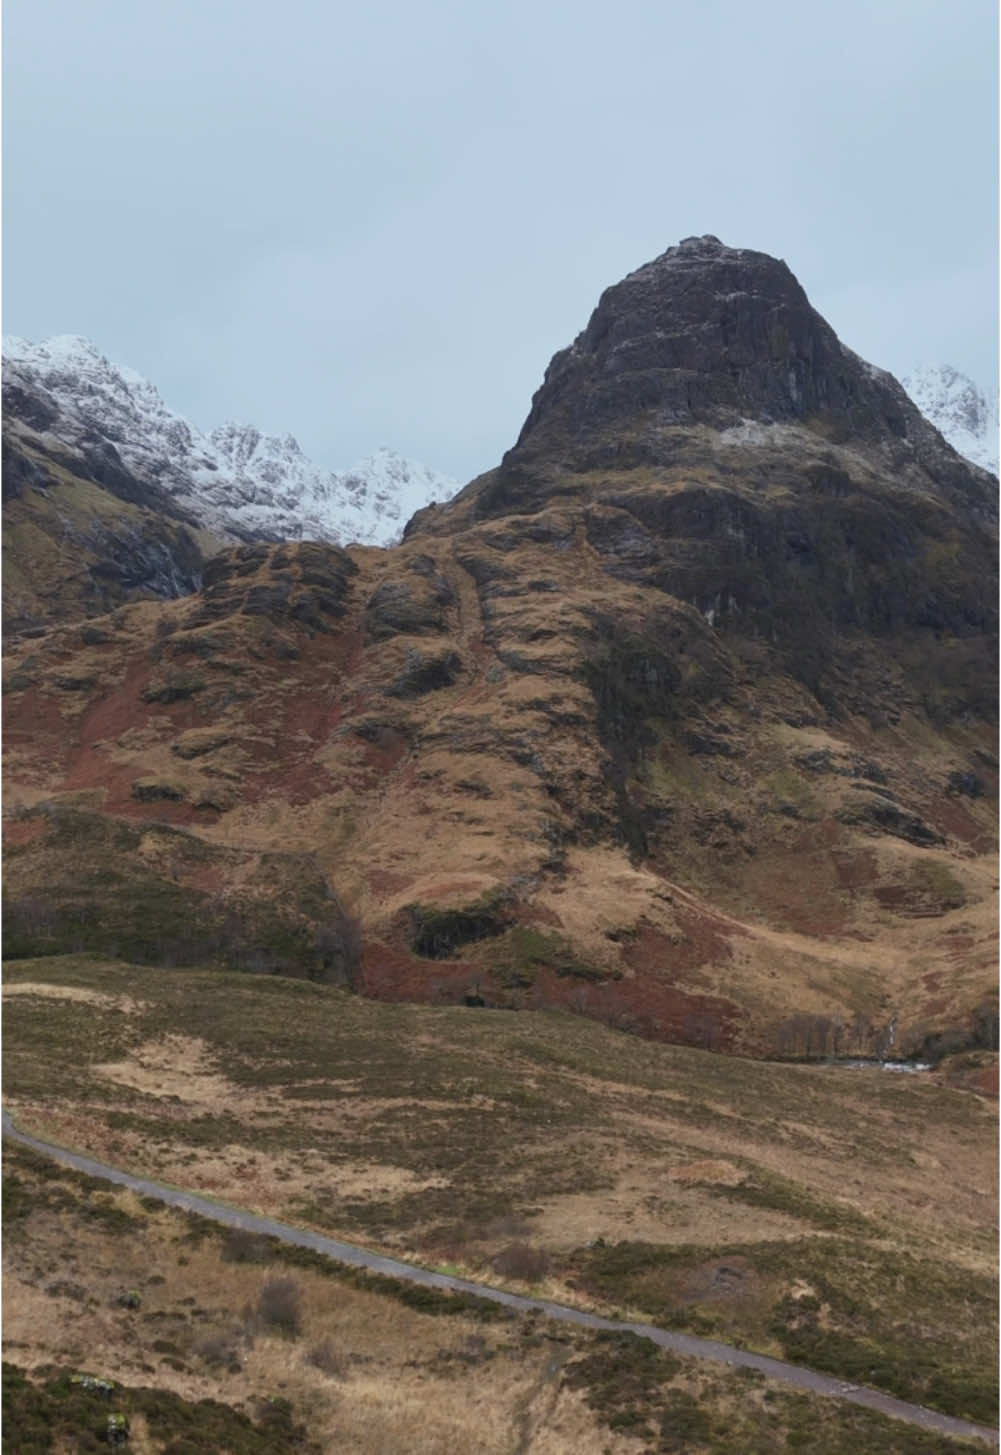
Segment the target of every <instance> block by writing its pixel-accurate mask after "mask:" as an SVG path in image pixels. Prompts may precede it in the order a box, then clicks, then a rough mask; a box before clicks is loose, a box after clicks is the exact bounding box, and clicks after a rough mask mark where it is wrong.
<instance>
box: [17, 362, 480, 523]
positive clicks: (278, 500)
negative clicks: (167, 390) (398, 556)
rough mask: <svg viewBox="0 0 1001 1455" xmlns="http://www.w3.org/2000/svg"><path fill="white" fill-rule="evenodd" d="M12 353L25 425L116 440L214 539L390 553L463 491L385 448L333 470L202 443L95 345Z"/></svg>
mask: <svg viewBox="0 0 1001 1455" xmlns="http://www.w3.org/2000/svg"><path fill="white" fill-rule="evenodd" d="M3 353H4V364H3V376H4V386H5V392H6V391H7V390H8V389H12V390H16V391H17V393H18V398H19V399H20V400H21V407H20V409H19V414H20V417H21V422H22V423H23V422H25V421H26V422H27V424H28V425H29V426H31V427H33V428H38V427H39V426H41V428H42V431H43V432H44V433H45V434H46V435H47V436H48V437H49V438H50V439H51V438H52V437H54V438H55V440H56V441H58V442H61V443H63V444H64V445H68V446H70V447H71V448H76V447H79V446H80V445H81V444H82V443H83V442H85V441H86V442H88V443H89V444H91V445H92V444H93V443H94V441H95V437H96V439H97V440H98V441H102V440H103V441H108V442H110V444H112V445H113V446H114V448H115V450H116V451H117V452H118V455H119V456H120V458H121V461H122V463H123V464H124V465H125V466H126V467H127V468H128V469H129V470H130V471H131V472H132V473H133V474H134V475H135V476H137V477H138V478H140V479H143V480H145V481H147V482H148V483H150V484H155V485H159V486H160V487H161V488H162V489H164V490H166V491H167V492H168V493H169V494H170V496H171V497H173V499H174V501H175V502H176V504H177V505H178V506H179V507H180V508H181V509H182V510H184V511H186V512H188V513H189V514H190V515H191V516H193V517H194V518H195V519H196V520H197V521H198V522H199V523H200V524H201V525H203V526H204V527H205V528H206V529H208V530H211V531H212V532H214V533H215V534H217V535H222V536H224V537H229V538H234V539H242V540H247V539H266V540H314V541H334V542H336V543H338V544H341V545H346V544H348V543H349V542H351V541H357V542H360V543H362V544H365V545H379V546H381V545H388V544H389V543H390V542H392V541H394V540H396V539H397V538H398V537H399V535H400V533H401V531H402V529H403V527H404V525H405V524H406V523H407V521H408V520H409V519H410V517H411V516H412V515H413V514H414V512H415V511H416V510H420V509H421V508H422V507H423V506H425V505H429V504H430V503H431V502H432V501H439V502H440V501H443V500H447V499H449V498H450V497H451V496H452V495H454V494H455V492H456V490H458V488H459V486H458V483H457V482H456V481H455V480H451V479H449V478H448V477H447V476H445V475H441V474H438V473H437V472H436V471H434V470H430V469H428V468H427V466H425V465H421V464H418V463H416V462H415V461H413V460H407V459H404V458H403V456H402V455H399V454H397V453H396V452H395V451H394V450H391V449H387V448H386V447H385V446H383V447H381V448H380V449H378V450H376V451H375V453H374V454H372V455H370V456H369V457H368V458H367V459H364V460H361V461H359V463H358V464H356V465H354V466H353V467H352V468H351V469H350V470H345V471H342V472H333V471H330V470H323V469H321V468H320V467H319V466H317V465H314V464H313V463H312V462H311V461H310V460H309V459H307V457H306V456H305V455H304V454H303V452H302V450H301V449H300V447H299V445H298V444H297V442H296V441H295V440H294V439H293V437H292V436H291V435H285V436H283V437H277V436H274V435H265V434H262V433H261V432H260V430H257V429H255V428H254V427H253V426H252V425H245V424H233V423H231V424H225V425H222V426H220V427H219V428H217V429H214V430H212V432H211V433H210V434H207V435H206V434H203V433H201V432H200V431H199V430H198V429H196V428H195V426H194V425H192V424H191V423H189V421H188V420H186V419H184V418H183V417H182V416H181V415H179V414H177V413H176V412H175V411H174V410H172V409H170V408H169V406H168V405H166V404H165V403H164V402H163V400H162V399H161V397H160V395H159V393H158V392H157V390H156V389H155V388H154V386H153V385H152V384H150V383H149V382H148V380H146V379H144V378H143V377H142V375H140V374H137V373H136V372H135V370H134V369H129V368H125V367H122V366H121V365H117V364H113V363H111V362H110V361H109V360H108V359H106V358H105V357H104V355H103V354H102V353H101V352H100V350H99V349H97V348H96V346H95V345H94V344H93V343H91V342H90V340H89V339H86V338H79V337H76V336H74V335H62V336H59V337H56V338H50V339H46V340H45V341H44V342H43V343H37V344H33V343H29V342H27V340H25V339H20V338H5V339H4V343H3ZM32 420H34V421H35V423H34V425H32Z"/></svg>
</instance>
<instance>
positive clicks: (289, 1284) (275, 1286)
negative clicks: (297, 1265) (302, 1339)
mask: <svg viewBox="0 0 1001 1455" xmlns="http://www.w3.org/2000/svg"><path fill="white" fill-rule="evenodd" d="M257 1317H258V1319H259V1320H260V1322H261V1323H262V1324H263V1325H264V1327H265V1328H268V1329H273V1330H275V1331H276V1332H277V1333H280V1334H282V1335H283V1336H284V1337H285V1338H286V1339H296V1338H298V1337H299V1333H300V1331H301V1328H302V1300H301V1298H300V1295H299V1285H298V1284H297V1283H296V1281H295V1279H294V1278H269V1279H268V1281H267V1282H266V1283H265V1284H264V1285H263V1287H262V1288H261V1291H260V1293H259V1294H258V1297H257Z"/></svg>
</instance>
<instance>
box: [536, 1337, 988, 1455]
mask: <svg viewBox="0 0 1001 1455" xmlns="http://www.w3.org/2000/svg"><path fill="white" fill-rule="evenodd" d="M563 1380H564V1383H565V1384H567V1385H569V1386H570V1387H571V1388H573V1389H580V1390H582V1391H583V1394H584V1398H585V1400H586V1402H587V1404H588V1405H589V1406H590V1408H591V1409H592V1410H593V1411H594V1413H595V1414H596V1415H597V1416H598V1418H599V1419H600V1420H601V1421H602V1423H603V1424H605V1425H606V1426H607V1427H608V1428H609V1429H611V1430H614V1431H616V1432H617V1433H618V1434H622V1435H627V1436H632V1437H634V1438H635V1439H636V1440H637V1441H642V1447H640V1446H639V1445H637V1450H638V1449H640V1448H642V1449H643V1450H644V1451H645V1452H650V1455H736V1452H738V1451H739V1452H740V1455H775V1452H777V1451H783V1450H803V1451H808V1452H809V1455H856V1452H858V1451H865V1452H870V1451H871V1452H875V1451H879V1455H961V1452H963V1451H966V1452H971V1451H972V1450H973V1449H980V1448H982V1447H981V1446H980V1445H979V1444H978V1445H971V1444H970V1443H968V1442H967V1441H965V1440H952V1439H949V1438H947V1437H946V1436H944V1435H938V1434H934V1433H933V1432H931V1431H928V1430H922V1429H920V1428H918V1427H917V1426H914V1425H908V1424H905V1423H904V1422H903V1421H901V1420H893V1419H888V1418H887V1417H886V1416H885V1415H881V1414H877V1413H876V1412H875V1411H873V1410H867V1409H863V1408H860V1407H859V1406H858V1405H853V1404H849V1403H847V1402H841V1401H837V1400H833V1399H825V1398H822V1397H820V1396H818V1395H814V1394H805V1393H804V1394H800V1393H796V1392H793V1391H791V1390H788V1389H786V1388H783V1387H782V1386H780V1385H775V1384H773V1383H771V1382H769V1381H767V1380H765V1378H764V1376H763V1375H761V1374H758V1373H757V1372H756V1371H754V1370H750V1369H738V1370H725V1371H724V1370H720V1369H718V1368H716V1367H714V1366H713V1365H710V1364H705V1363H702V1362H695V1361H692V1360H680V1359H678V1358H676V1357H675V1356H674V1355H673V1354H671V1353H669V1352H667V1351H666V1350H661V1349H659V1348H658V1347H657V1346H656V1345H655V1344H653V1343H651V1342H650V1340H647V1339H641V1338H637V1337H635V1336H634V1335H630V1334H613V1333H603V1334H597V1335H595V1336H594V1338H593V1340H591V1341H590V1343H589V1344H587V1345H585V1346H584V1348H583V1350H582V1351H581V1353H580V1354H579V1355H578V1357H576V1358H574V1359H573V1360H572V1362H570V1363H569V1364H568V1365H567V1366H566V1368H565V1370H564V1374H563Z"/></svg>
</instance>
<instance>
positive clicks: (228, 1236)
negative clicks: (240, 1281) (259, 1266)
mask: <svg viewBox="0 0 1001 1455" xmlns="http://www.w3.org/2000/svg"><path fill="white" fill-rule="evenodd" d="M273 1257H274V1253H273V1250H272V1247H271V1244H270V1243H269V1241H268V1239H267V1238H266V1237H265V1236H264V1235H263V1233H250V1232H248V1231H247V1229H246V1228H229V1229H228V1230H227V1232H226V1233H225V1235H224V1236H223V1240H222V1261H223V1262H224V1263H270V1262H271V1260H272V1258H273Z"/></svg>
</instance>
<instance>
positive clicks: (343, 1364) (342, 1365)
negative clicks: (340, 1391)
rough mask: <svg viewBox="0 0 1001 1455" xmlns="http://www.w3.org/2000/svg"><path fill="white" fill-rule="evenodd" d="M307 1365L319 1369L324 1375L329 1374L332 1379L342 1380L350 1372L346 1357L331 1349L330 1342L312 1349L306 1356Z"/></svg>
mask: <svg viewBox="0 0 1001 1455" xmlns="http://www.w3.org/2000/svg"><path fill="white" fill-rule="evenodd" d="M306 1363H307V1364H311V1365H312V1366H313V1368H314V1369H319V1370H320V1372H321V1373H322V1374H329V1375H330V1377H331V1378H332V1379H342V1378H343V1377H344V1375H345V1374H347V1372H348V1362H347V1360H346V1359H345V1358H344V1355H343V1354H339V1353H338V1352H337V1350H336V1349H333V1348H331V1346H330V1344H329V1343H328V1342H324V1343H322V1344H318V1345H317V1346H316V1348H315V1349H311V1350H310V1351H309V1353H308V1354H307V1355H306Z"/></svg>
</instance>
